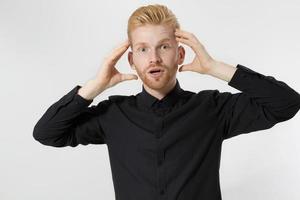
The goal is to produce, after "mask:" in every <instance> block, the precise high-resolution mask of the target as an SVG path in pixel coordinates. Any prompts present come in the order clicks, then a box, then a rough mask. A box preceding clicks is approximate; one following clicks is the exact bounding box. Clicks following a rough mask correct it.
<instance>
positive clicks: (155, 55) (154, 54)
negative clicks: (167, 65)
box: [149, 50, 161, 64]
mask: <svg viewBox="0 0 300 200" xmlns="http://www.w3.org/2000/svg"><path fill="white" fill-rule="evenodd" d="M149 59H150V63H154V64H155V63H160V62H161V58H160V56H159V55H158V53H157V51H155V50H153V51H151V53H150V58H149Z"/></svg>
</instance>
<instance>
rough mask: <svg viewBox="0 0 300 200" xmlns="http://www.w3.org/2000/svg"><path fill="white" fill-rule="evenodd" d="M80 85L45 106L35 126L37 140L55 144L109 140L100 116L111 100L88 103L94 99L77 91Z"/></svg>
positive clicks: (34, 133)
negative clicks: (47, 106) (95, 103)
mask: <svg viewBox="0 0 300 200" xmlns="http://www.w3.org/2000/svg"><path fill="white" fill-rule="evenodd" d="M80 88H81V86H80V85H77V86H75V87H74V88H73V89H72V90H71V91H69V92H68V93H67V94H66V95H64V96H63V97H62V98H61V99H59V100H58V101H57V102H55V103H54V104H52V105H51V106H50V107H49V108H48V109H47V110H46V112H45V113H44V114H43V115H42V117H41V118H40V119H39V120H38V122H37V123H36V125H35V126H34V129H33V137H34V139H35V140H37V141H39V142H40V143H41V144H44V145H48V146H54V147H65V146H71V147H75V146H77V145H78V144H82V145H87V144H106V135H105V133H104V131H103V129H102V128H101V124H100V117H99V116H100V114H103V113H104V111H105V109H106V107H107V106H108V104H109V101H108V100H104V101H101V102H100V103H98V105H92V106H91V107H88V106H89V105H90V104H91V103H92V102H93V100H88V99H84V98H83V97H81V96H80V95H79V94H77V91H78V90H79V89H80Z"/></svg>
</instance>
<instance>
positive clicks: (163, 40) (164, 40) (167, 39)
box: [133, 38, 171, 46]
mask: <svg viewBox="0 0 300 200" xmlns="http://www.w3.org/2000/svg"><path fill="white" fill-rule="evenodd" d="M170 40H171V39H170V38H164V39H161V40H160V41H158V43H162V42H166V41H170ZM142 44H147V43H146V42H139V43H136V44H135V45H133V46H138V45H142Z"/></svg>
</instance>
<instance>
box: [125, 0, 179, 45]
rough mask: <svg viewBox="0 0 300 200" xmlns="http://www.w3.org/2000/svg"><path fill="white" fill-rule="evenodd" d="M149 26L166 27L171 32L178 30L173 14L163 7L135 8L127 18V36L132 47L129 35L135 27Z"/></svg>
mask: <svg viewBox="0 0 300 200" xmlns="http://www.w3.org/2000/svg"><path fill="white" fill-rule="evenodd" d="M146 24H151V25H167V26H170V27H171V28H172V29H173V30H175V29H177V28H178V29H180V24H179V22H178V20H177V18H176V16H175V15H174V14H173V12H172V11H171V10H170V9H169V8H168V7H167V6H165V5H161V4H150V5H146V6H141V7H139V8H137V9H136V10H135V11H134V12H133V13H132V14H131V16H130V17H129V19H128V25H127V36H128V40H129V42H130V44H131V45H132V38H131V35H130V33H131V32H132V31H133V30H134V29H136V28H137V27H140V26H143V25H146Z"/></svg>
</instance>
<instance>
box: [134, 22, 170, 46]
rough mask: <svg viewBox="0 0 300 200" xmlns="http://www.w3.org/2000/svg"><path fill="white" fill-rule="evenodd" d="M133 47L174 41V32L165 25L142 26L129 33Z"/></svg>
mask: <svg viewBox="0 0 300 200" xmlns="http://www.w3.org/2000/svg"><path fill="white" fill-rule="evenodd" d="M131 37H132V43H133V46H136V45H139V44H155V43H158V42H162V41H168V40H174V39H175V37H174V31H173V29H172V28H170V27H168V26H165V25H144V26H140V27H137V28H136V29H134V30H133V31H132V32H131Z"/></svg>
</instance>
